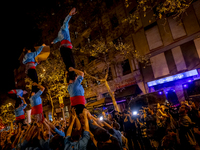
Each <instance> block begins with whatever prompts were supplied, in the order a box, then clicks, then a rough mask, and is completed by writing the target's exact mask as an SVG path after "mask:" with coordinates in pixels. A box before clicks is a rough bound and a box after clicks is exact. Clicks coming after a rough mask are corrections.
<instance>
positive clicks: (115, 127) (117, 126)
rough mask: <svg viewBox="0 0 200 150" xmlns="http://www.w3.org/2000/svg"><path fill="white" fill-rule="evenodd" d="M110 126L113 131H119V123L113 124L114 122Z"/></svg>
mask: <svg viewBox="0 0 200 150" xmlns="http://www.w3.org/2000/svg"><path fill="white" fill-rule="evenodd" d="M111 126H112V127H113V128H114V129H115V130H119V129H120V125H119V123H117V122H115V121H113V122H112V124H111Z"/></svg>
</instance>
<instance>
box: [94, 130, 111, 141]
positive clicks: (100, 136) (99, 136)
mask: <svg viewBox="0 0 200 150" xmlns="http://www.w3.org/2000/svg"><path fill="white" fill-rule="evenodd" d="M94 138H95V140H96V141H98V142H106V141H108V140H109V138H110V134H109V132H108V131H107V130H104V129H101V128H97V129H96V130H95V131H94Z"/></svg>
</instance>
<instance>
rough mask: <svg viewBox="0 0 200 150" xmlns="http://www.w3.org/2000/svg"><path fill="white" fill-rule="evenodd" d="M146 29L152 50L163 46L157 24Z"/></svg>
mask: <svg viewBox="0 0 200 150" xmlns="http://www.w3.org/2000/svg"><path fill="white" fill-rule="evenodd" d="M144 29H145V35H146V38H147V42H148V45H149V49H150V50H152V49H155V48H157V47H160V46H162V45H163V43H162V40H161V37H160V33H159V29H158V26H157V23H156V22H155V23H153V24H151V25H149V26H147V27H145V28H144Z"/></svg>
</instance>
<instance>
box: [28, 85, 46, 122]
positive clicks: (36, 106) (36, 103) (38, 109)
mask: <svg viewBox="0 0 200 150" xmlns="http://www.w3.org/2000/svg"><path fill="white" fill-rule="evenodd" d="M33 85H34V86H37V88H39V91H38V92H37V93H35V92H32V93H31V97H30V102H31V116H32V119H33V120H34V121H35V120H36V121H37V122H42V121H43V119H44V116H43V108H42V99H41V97H40V95H42V93H43V92H44V90H45V88H44V87H43V86H42V85H39V84H37V83H35V82H34V83H33Z"/></svg>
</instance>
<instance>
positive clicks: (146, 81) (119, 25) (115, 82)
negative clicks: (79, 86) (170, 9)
mask: <svg viewBox="0 0 200 150" xmlns="http://www.w3.org/2000/svg"><path fill="white" fill-rule="evenodd" d="M130 2H131V4H130V6H129V7H128V8H126V7H125V6H124V2H123V1H120V0H115V1H114V0H109V2H108V1H105V2H103V3H102V4H101V5H102V6H103V7H104V6H105V9H106V11H104V12H103V13H100V14H99V12H98V15H97V14H95V11H93V12H91V13H94V14H95V15H94V16H98V17H94V16H93V17H89V16H88V17H85V21H83V24H84V25H83V26H81V25H80V26H79V27H77V28H74V29H73V33H72V43H73V46H74V47H75V48H77V47H84V45H85V44H88V43H90V42H91V43H92V40H93V39H95V38H96V37H97V36H98V34H100V33H99V31H98V29H101V30H100V32H101V31H105V30H106V31H107V33H106V34H105V37H106V40H107V41H113V42H114V41H116V40H119V39H120V40H121V41H123V43H126V44H129V45H130V46H131V47H132V48H133V50H136V51H138V52H139V54H140V55H148V56H149V61H150V65H148V66H146V65H144V64H142V63H140V62H138V61H137V59H135V58H131V59H128V61H127V60H119V61H121V62H124V61H126V62H128V64H129V66H130V71H127V74H123V72H124V70H123V66H121V65H114V66H111V73H112V74H111V75H112V80H110V81H109V85H110V86H111V89H112V90H113V91H116V90H117V89H120V88H124V87H127V86H130V85H134V84H137V85H138V86H139V87H140V89H141V91H142V92H143V94H146V93H150V92H155V91H157V92H159V91H161V90H162V91H163V92H164V93H163V94H165V95H166V97H168V95H167V94H168V92H171V91H173V92H175V94H176V95H177V97H178V100H179V101H182V100H184V99H185V96H184V85H185V84H186V83H188V82H193V81H194V80H197V79H199V74H200V70H199V68H200V9H199V8H200V0H197V1H195V2H193V3H192V4H191V6H190V7H189V8H188V9H187V10H186V13H185V15H184V17H183V19H182V20H181V23H180V22H179V23H178V22H177V21H176V20H174V19H173V18H172V16H170V15H169V16H167V18H163V19H159V20H157V19H156V18H155V17H154V15H153V13H154V12H153V11H150V12H148V13H147V14H146V15H144V14H143V13H141V14H140V17H139V19H138V25H137V26H135V25H134V24H131V23H125V24H124V23H123V20H124V19H126V18H127V17H128V15H129V14H132V13H133V12H134V11H135V8H136V6H137V2H136V1H135V0H130ZM85 5H86V4H85ZM80 13H84V11H83V12H80ZM96 13H97V12H96ZM99 20H100V22H101V23H100V24H98V23H97V22H98V21H99ZM88 22H89V23H88ZM72 24H76V20H73V22H72ZM99 26H100V27H99ZM80 59H81V58H80ZM89 62H90V60H88V62H84V63H85V65H90V63H91V62H90V63H89ZM96 65H97V64H96ZM91 66H92V65H91ZM94 67H95V66H94ZM125 70H126V69H125ZM185 74H187V75H185ZM188 74H189V75H188ZM178 75H179V77H177V76H178ZM166 79H167V80H166ZM155 82H158V84H155ZM153 83H154V84H153ZM106 92H107V89H106V88H105V86H104V85H101V84H100V85H96V86H94V87H92V89H88V90H86V95H87V96H86V98H89V97H95V96H97V97H98V99H101V98H102V96H103V95H104V93H106ZM87 93H90V94H87Z"/></svg>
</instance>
